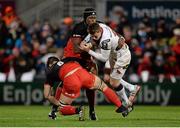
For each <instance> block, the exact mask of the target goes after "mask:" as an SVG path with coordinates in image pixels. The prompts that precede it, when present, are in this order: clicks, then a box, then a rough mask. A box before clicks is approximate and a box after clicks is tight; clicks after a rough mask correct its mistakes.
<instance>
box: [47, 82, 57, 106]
mask: <svg viewBox="0 0 180 128" xmlns="http://www.w3.org/2000/svg"><path fill="white" fill-rule="evenodd" d="M51 92H52V87H51V86H50V85H49V84H44V97H45V99H47V100H48V101H49V102H51V103H52V104H54V105H57V106H59V105H60V103H59V101H58V100H56V98H55V97H54V96H52V95H51Z"/></svg>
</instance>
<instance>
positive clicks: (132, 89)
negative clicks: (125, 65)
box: [120, 79, 136, 92]
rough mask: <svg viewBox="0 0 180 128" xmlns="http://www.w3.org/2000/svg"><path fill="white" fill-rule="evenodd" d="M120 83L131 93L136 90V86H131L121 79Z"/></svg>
mask: <svg viewBox="0 0 180 128" xmlns="http://www.w3.org/2000/svg"><path fill="white" fill-rule="evenodd" d="M120 83H121V84H122V85H123V86H124V87H125V88H126V89H127V90H129V91H130V92H132V91H134V90H135V86H136V85H133V84H130V83H128V82H126V81H124V80H123V79H121V81H120Z"/></svg>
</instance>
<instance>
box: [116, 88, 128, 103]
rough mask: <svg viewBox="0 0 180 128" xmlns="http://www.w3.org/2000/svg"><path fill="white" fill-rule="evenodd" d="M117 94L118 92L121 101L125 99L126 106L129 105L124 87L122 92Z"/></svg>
mask: <svg viewBox="0 0 180 128" xmlns="http://www.w3.org/2000/svg"><path fill="white" fill-rule="evenodd" d="M120 86H121V85H120ZM116 92H117V94H118V96H120V97H121V99H123V100H124V101H125V102H126V104H128V102H129V99H128V97H127V95H126V92H125V89H124V87H123V88H122V89H121V90H120V91H116Z"/></svg>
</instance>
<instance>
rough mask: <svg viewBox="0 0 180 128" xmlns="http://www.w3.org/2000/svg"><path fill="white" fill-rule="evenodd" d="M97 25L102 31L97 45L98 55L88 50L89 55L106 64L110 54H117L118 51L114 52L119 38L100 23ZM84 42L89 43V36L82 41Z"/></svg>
mask: <svg viewBox="0 0 180 128" xmlns="http://www.w3.org/2000/svg"><path fill="white" fill-rule="evenodd" d="M99 25H100V27H101V28H102V29H103V32H102V36H101V38H100V43H99V48H100V53H96V52H94V51H92V50H89V54H90V55H91V56H93V57H95V58H96V59H98V60H100V61H103V62H106V61H107V60H108V59H109V57H110V53H112V52H114V53H115V54H117V52H118V51H116V48H117V46H118V41H119V38H120V37H119V36H118V35H117V34H116V32H114V31H113V30H112V29H111V28H110V27H108V26H107V25H105V24H102V23H99ZM84 41H85V42H89V41H90V34H89V35H88V36H87V37H86V38H85V39H84Z"/></svg>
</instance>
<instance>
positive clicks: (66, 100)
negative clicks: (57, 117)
mask: <svg viewBox="0 0 180 128" xmlns="http://www.w3.org/2000/svg"><path fill="white" fill-rule="evenodd" d="M76 72H78V71H76ZM76 72H74V73H73V74H70V75H68V76H67V77H65V78H64V81H63V88H62V92H61V96H60V99H59V102H60V109H59V112H60V113H61V114H62V115H74V114H79V120H84V107H83V106H80V107H78V108H76V107H74V106H71V103H72V101H73V100H74V99H75V98H77V97H79V96H80V89H81V84H82V82H81V81H80V79H79V78H78V77H77V76H76Z"/></svg>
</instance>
